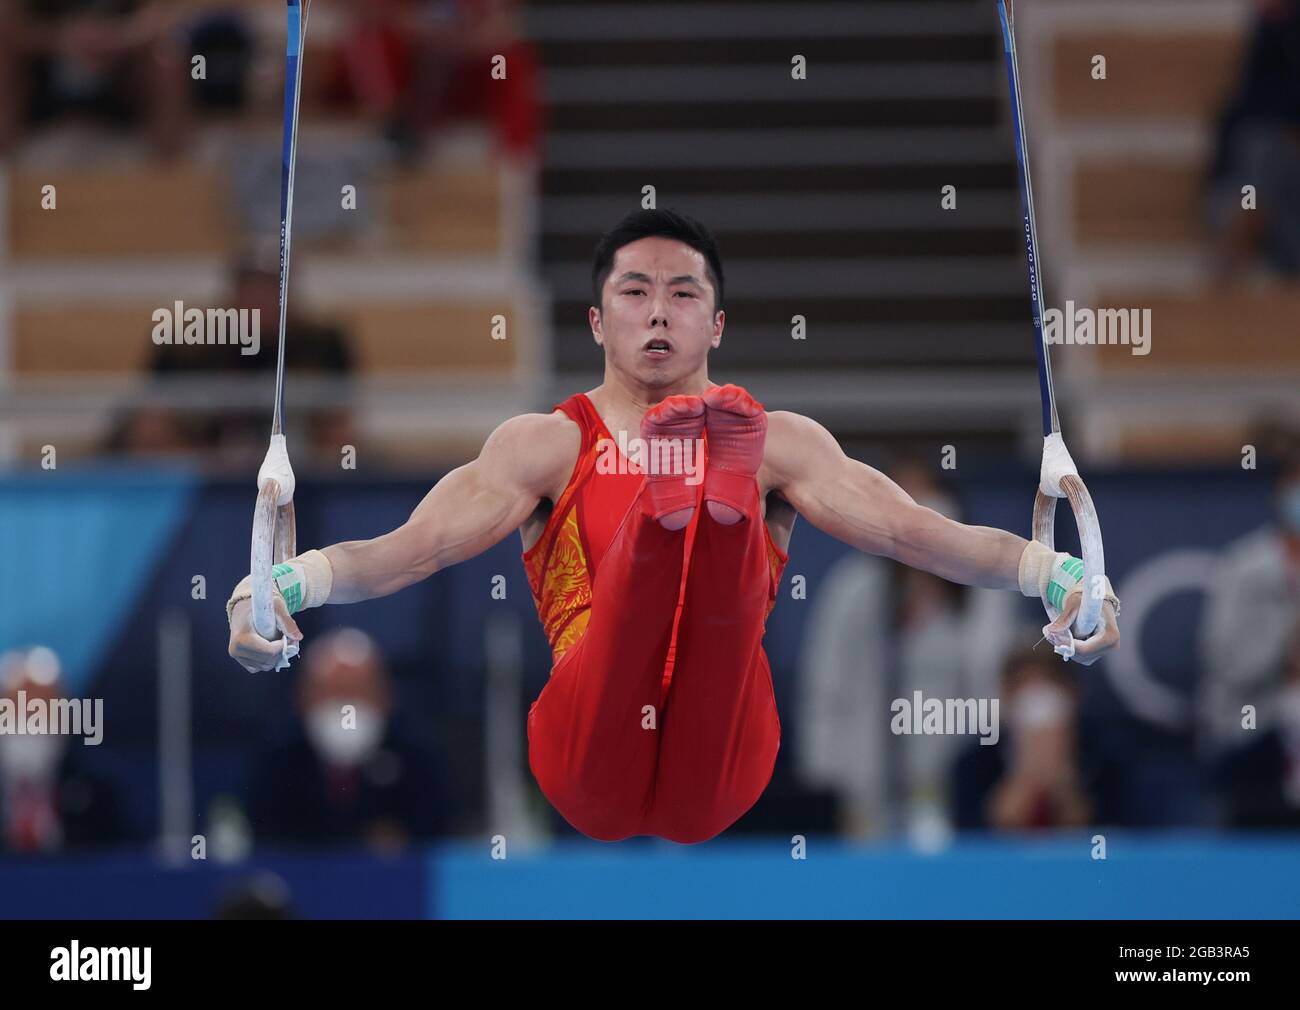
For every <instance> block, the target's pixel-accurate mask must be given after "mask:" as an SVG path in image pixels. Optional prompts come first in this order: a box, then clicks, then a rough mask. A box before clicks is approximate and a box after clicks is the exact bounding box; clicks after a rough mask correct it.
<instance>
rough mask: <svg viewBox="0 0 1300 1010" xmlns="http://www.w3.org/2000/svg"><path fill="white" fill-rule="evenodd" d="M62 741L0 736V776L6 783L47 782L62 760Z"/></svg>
mask: <svg viewBox="0 0 1300 1010" xmlns="http://www.w3.org/2000/svg"><path fill="white" fill-rule="evenodd" d="M63 745H64V740H63V738H62V737H58V736H51V735H48V734H36V735H32V736H12V735H10V734H8V733H3V734H0V774H3V775H4V776H5V777H6V778H9V779H50V778H53V777H54V773H55V772H56V771H57V770H58V767H59V760H60V759H61V758H62V757H63Z"/></svg>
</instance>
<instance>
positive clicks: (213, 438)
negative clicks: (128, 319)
mask: <svg viewBox="0 0 1300 1010" xmlns="http://www.w3.org/2000/svg"><path fill="white" fill-rule="evenodd" d="M231 280H232V284H231V292H230V299H229V301H228V302H227V304H226V305H224V306H222V307H223V308H234V309H241V310H242V309H248V310H251V311H256V312H258V313H259V317H260V320H261V322H260V334H261V337H260V341H261V343H260V350H259V351H258V353H257V354H252V355H245V354H242V353H241V348H239V347H238V346H235V345H233V344H227V345H225V346H211V345H206V344H191V345H187V344H184V343H172V344H162V345H158V346H156V347H155V350H154V356H153V360H152V362H151V363H150V371H151V372H152V373H153V374H155V375H160V376H175V375H184V376H199V375H205V374H206V375H212V374H220V373H231V372H234V373H239V372H255V373H260V374H267V373H274V371H275V367H276V355H277V353H278V350H277V333H278V330H279V325H280V308H279V304H280V278H279V272H278V269H276V268H272V267H270V266H268V265H267V264H266V263H265V261H264V260H255V259H246V260H243V261H241V262H240V263H239V264H237V265H236V267H235V269H234V271H233V274H232V278H231ZM292 305H293V302H292V299H291V300H290V313H289V318H288V319H287V321H286V322H285V329H286V331H287V337H286V345H285V372H286V380H285V381H286V384H287V385H290V386H291V385H292V384H293V379H294V377H295V376H300V377H302V378H311V377H333V378H344V377H347V376H349V375H350V374H351V372H352V352H351V349H350V347H349V345H348V341H347V338H346V336H345V334H344V332H343V331H342V330H341V329H339V328H338V327H335V326H331V325H324V324H318V323H314V322H308V321H306V320H303V319H300V318H298V317H297V316H296V315H295V314H294V312H293V309H292ZM266 388H267V406H266V409H264V410H259V411H258V412H257V413H256V414H250V413H248V412H234V411H231V412H226V413H218V414H212V413H203V412H197V411H193V410H186V411H179V410H172V409H167V408H151V407H142V408H137V409H135V410H132V411H131V412H130V413H129V414H128V415H127V416H125V417H124V418H123V419H122V420H121V421H119V423H118V424H117V425H116V427H115V428H114V430H113V432H112V434H111V435H110V436H109V439H108V444H107V446H106V448H107V449H108V450H109V451H112V452H125V453H131V454H135V455H169V454H184V453H193V452H199V451H203V450H209V451H211V450H215V451H218V452H220V453H222V454H223V455H224V456H225V457H226V458H227V460H228V461H229V462H230V463H231V465H235V466H238V465H243V464H244V463H245V462H247V459H245V457H247V458H249V459H251V458H253V457H260V454H261V453H263V452H265V450H266V439H267V431H268V420H267V418H268V416H269V411H270V404H271V402H272V398H273V397H274V395H275V393H274V385H273V384H271V383H270V382H268V384H267V387H266ZM292 420H293V421H298V422H302V423H304V424H305V426H306V436H307V438H306V441H305V443H304V442H301V441H297V440H295V442H294V452H295V459H296V460H297V461H299V462H312V461H313V458H314V461H315V462H316V463H317V464H318V465H320V466H331V467H337V466H338V461H339V450H340V449H341V447H342V446H344V445H349V444H352V445H355V444H356V438H355V435H354V432H353V427H352V411H351V408H350V405H349V404H348V403H347V401H346V400H342V401H340V402H339V403H338V404H337V405H336V406H334V407H329V408H315V409H311V410H299V411H295V416H294V418H293V419H292ZM304 453H305V454H306V455H303V454H304Z"/></svg>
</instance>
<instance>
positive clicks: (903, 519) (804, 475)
mask: <svg viewBox="0 0 1300 1010" xmlns="http://www.w3.org/2000/svg"><path fill="white" fill-rule="evenodd" d="M763 467H764V469H765V470H766V472H767V473H766V476H767V484H768V486H769V487H771V489H772V490H774V491H777V492H778V493H779V494H780V495H781V496H782V497H783V498H785V499H786V501H788V502H789V503H790V504H791V505H792V506H794V508H795V510H796V511H798V512H799V514H800V515H802V516H804V517H805V518H807V519H808V521H809V522H811V523H812V524H813V525H814V526H816V527H817V528H818V529H820V530H822V531H823V532H825V533H829V534H830V535H831V536H833V537H835V538H836V539H838V540H842V541H844V542H845V543H846V544H849V545H850V546H852V547H856V548H857V549H858V550H861V551H865V552H867V553H868V554H878V555H880V556H882V557H887V558H892V559H893V560H895V561H898V562H900V563H901V564H905V565H908V566H909V567H912V568H919V569H922V570H923V571H927V572H931V573H933V574H935V575H938V576H939V577H940V578H944V579H947V580H948V581H950V582H957V583H960V584H962V585H967V586H979V587H982V588H986V589H1019V590H1020V591H1021V592H1022V593H1023V594H1024V595H1026V596H1031V597H1036V598H1040V599H1046V600H1053V601H1055V600H1059V601H1060V604H1061V605H1060V609H1061V614H1060V616H1059V617H1058V618H1057V619H1056V620H1055V621H1054V622H1053V626H1057V625H1059V628H1057V630H1060V631H1064V630H1065V629H1067V628H1068V627H1069V624H1070V622H1071V621H1072V620H1073V619H1074V614H1075V613H1076V612H1077V611H1078V607H1079V603H1080V602H1082V599H1083V590H1082V586H1081V585H1080V579H1081V572H1082V569H1081V568H1080V567H1077V566H1075V565H1073V564H1071V562H1073V561H1074V559H1072V558H1070V556H1069V555H1068V554H1065V553H1064V552H1057V551H1051V550H1049V549H1048V548H1046V547H1044V546H1043V545H1042V544H1039V543H1037V542H1035V541H1032V540H1026V539H1025V538H1024V537H1021V536H1017V535H1016V534H1014V533H1009V532H1007V531H1006V530H999V529H993V528H991V527H988V526H966V525H964V524H962V523H959V522H954V521H953V520H951V519H948V518H947V517H945V516H942V515H940V514H939V513H938V512H935V511H934V510H933V509H929V508H926V507H925V506H924V505H919V504H917V502H915V501H914V500H913V499H912V498H911V496H910V495H908V494H907V492H906V491H904V490H903V489H902V488H900V487H899V486H898V485H897V484H895V483H894V482H893V481H892V480H890V479H889V478H888V477H887V476H885V475H884V474H883V473H881V472H880V471H879V470H876V469H873V468H872V467H869V466H867V465H866V464H865V463H860V462H858V461H857V460H855V459H851V458H850V457H848V456H847V455H845V453H844V450H843V449H841V448H840V445H839V443H838V442H836V441H835V438H834V437H833V436H832V435H831V433H830V432H829V431H827V430H826V429H825V428H823V427H822V426H821V425H820V424H818V423H817V422H816V421H813V420H811V419H810V418H807V417H803V416H801V415H799V414H792V413H789V412H787V411H772V412H770V413H769V414H768V431H767V446H766V450H765V453H764V458H763ZM1076 568H1077V571H1078V572H1079V576H1077V577H1076V576H1074V574H1073V573H1074V572H1075V571H1076ZM1105 592H1106V602H1105V603H1104V604H1103V606H1102V623H1101V627H1100V629H1099V631H1098V632H1097V633H1096V634H1094V635H1093V636H1092V637H1091V638H1090V639H1088V641H1087V642H1086V643H1084V644H1082V645H1080V646H1079V647H1078V650H1077V652H1076V658H1077V659H1078V660H1079V661H1080V662H1083V663H1090V662H1092V661H1093V660H1094V659H1095V658H1096V657H1097V655H1099V654H1100V653H1102V652H1105V651H1108V650H1109V649H1112V648H1114V647H1115V646H1116V645H1118V644H1119V625H1118V622H1117V620H1116V618H1117V616H1118V612H1119V611H1118V602H1119V601H1118V599H1117V598H1115V596H1114V593H1113V591H1112V590H1111V589H1110V584H1109V582H1107V583H1106V587H1105Z"/></svg>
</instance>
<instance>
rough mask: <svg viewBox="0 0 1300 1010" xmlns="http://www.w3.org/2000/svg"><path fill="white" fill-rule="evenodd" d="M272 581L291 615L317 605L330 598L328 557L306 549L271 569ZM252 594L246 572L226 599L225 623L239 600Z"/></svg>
mask: <svg viewBox="0 0 1300 1010" xmlns="http://www.w3.org/2000/svg"><path fill="white" fill-rule="evenodd" d="M271 581H272V583H273V584H274V586H275V591H276V592H277V593H279V594H280V596H282V597H283V598H284V603H285V607H286V608H287V609H288V611H289V613H290V614H296V613H298V612H299V611H300V610H310V609H311V608H312V607H319V606H321V605H323V604H324V603H325V601H326V600H328V599H329V595H330V590H331V589H332V588H333V585H334V569H333V567H332V566H331V565H330V562H329V558H327V557H325V555H324V554H322V553H321V552H320V551H308V552H307V553H306V554H300V555H298V556H297V557H296V558H290V559H289V560H288V561H282V562H281V563H280V564H278V565H276V566H275V567H273V568H272V569H271ZM252 595H253V588H252V578H251V576H248V575H245V576H244V578H243V579H242V580H241V581H240V583H239V585H237V586H236V587H235V591H234V592H233V593H231V595H230V599H229V600H227V601H226V622H227V623H229V621H230V614H231V611H233V610H234V609H235V604H236V603H238V602H239V601H240V600H246V599H248V598H249V597H251V596H252Z"/></svg>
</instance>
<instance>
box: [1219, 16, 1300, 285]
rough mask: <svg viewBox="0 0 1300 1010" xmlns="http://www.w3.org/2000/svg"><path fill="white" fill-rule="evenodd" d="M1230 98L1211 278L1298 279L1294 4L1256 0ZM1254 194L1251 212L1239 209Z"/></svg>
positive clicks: (1222, 133) (1299, 117) (1298, 103)
mask: <svg viewBox="0 0 1300 1010" xmlns="http://www.w3.org/2000/svg"><path fill="white" fill-rule="evenodd" d="M1258 8H1259V14H1258V21H1257V23H1256V26H1255V31H1254V33H1253V35H1252V37H1251V40H1250V43H1249V48H1248V51H1247V55H1246V60H1245V66H1244V68H1243V71H1242V75H1241V80H1240V82H1239V84H1238V88H1237V91H1236V94H1235V95H1234V97H1233V99H1232V100H1231V102H1230V103H1229V105H1228V107H1227V109H1226V110H1225V112H1224V113H1223V115H1222V117H1221V119H1220V121H1219V124H1218V139H1217V142H1216V145H1215V152H1214V160H1213V162H1212V164H1211V166H1210V187H1211V189H1210V192H1211V207H1210V215H1211V221H1212V225H1213V227H1214V228H1215V230H1216V231H1217V232H1219V233H1220V234H1221V241H1222V245H1221V247H1220V249H1219V251H1218V256H1219V263H1218V267H1219V273H1220V275H1221V276H1223V277H1224V278H1230V277H1233V276H1234V275H1236V274H1238V273H1239V272H1241V271H1242V270H1244V269H1246V268H1248V267H1249V266H1251V265H1253V264H1255V263H1258V262H1262V263H1264V264H1266V265H1267V266H1269V267H1271V268H1272V269H1273V270H1275V271H1277V272H1280V273H1283V274H1286V275H1289V276H1296V275H1297V274H1300V0H1260V2H1259V4H1258ZM1246 185H1251V186H1254V187H1255V191H1256V195H1257V201H1258V204H1257V209H1255V210H1251V211H1247V210H1243V208H1242V187H1243V186H1246Z"/></svg>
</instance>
